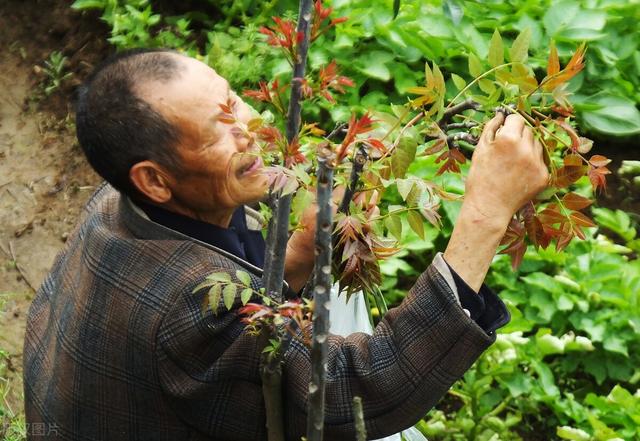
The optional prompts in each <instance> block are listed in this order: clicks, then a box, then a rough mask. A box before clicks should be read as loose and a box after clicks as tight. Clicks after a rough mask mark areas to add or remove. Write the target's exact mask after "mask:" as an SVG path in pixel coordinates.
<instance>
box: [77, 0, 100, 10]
mask: <svg viewBox="0 0 640 441" xmlns="http://www.w3.org/2000/svg"><path fill="white" fill-rule="evenodd" d="M105 6H107V4H106V2H105V1H104V0H76V1H75V2H73V4H72V5H71V8H72V9H76V10H80V11H82V10H84V9H103V8H104V7H105Z"/></svg>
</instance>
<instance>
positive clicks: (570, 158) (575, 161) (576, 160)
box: [563, 154, 582, 166]
mask: <svg viewBox="0 0 640 441" xmlns="http://www.w3.org/2000/svg"><path fill="white" fill-rule="evenodd" d="M563 163H564V165H569V166H579V165H582V157H580V155H575V154H569V155H567V156H565V157H564V160H563Z"/></svg>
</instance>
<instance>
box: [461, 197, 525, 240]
mask: <svg viewBox="0 0 640 441" xmlns="http://www.w3.org/2000/svg"><path fill="white" fill-rule="evenodd" d="M512 217H513V212H512V211H510V210H508V209H499V208H497V207H496V205H495V204H492V203H489V202H487V201H484V202H480V201H478V200H476V199H472V198H468V197H466V198H465V200H464V202H463V203H462V208H461V209H460V215H459V216H458V221H457V223H458V222H465V223H468V224H469V225H471V226H475V227H477V228H482V230H483V231H484V233H485V234H489V235H497V236H500V237H502V235H504V232H505V231H506V229H507V226H508V225H509V222H510V221H511V218H512ZM457 223H456V225H457Z"/></svg>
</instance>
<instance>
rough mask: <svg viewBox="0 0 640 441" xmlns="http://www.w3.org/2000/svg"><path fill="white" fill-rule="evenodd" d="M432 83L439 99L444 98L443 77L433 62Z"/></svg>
mask: <svg viewBox="0 0 640 441" xmlns="http://www.w3.org/2000/svg"><path fill="white" fill-rule="evenodd" d="M433 81H434V83H435V89H436V91H437V92H438V95H439V96H440V97H444V94H445V91H446V87H445V84H444V76H443V75H442V72H441V71H440V68H439V67H438V65H437V64H436V63H435V62H434V63H433Z"/></svg>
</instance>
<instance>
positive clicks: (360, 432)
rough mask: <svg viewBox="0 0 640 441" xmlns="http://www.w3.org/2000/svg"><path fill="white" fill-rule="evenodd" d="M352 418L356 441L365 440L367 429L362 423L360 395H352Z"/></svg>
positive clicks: (362, 413)
mask: <svg viewBox="0 0 640 441" xmlns="http://www.w3.org/2000/svg"><path fill="white" fill-rule="evenodd" d="M353 418H354V420H355V426H356V441H367V429H366V427H365V425H364V412H363V410H362V398H360V397H353Z"/></svg>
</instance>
